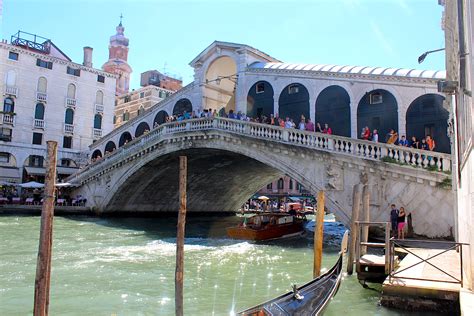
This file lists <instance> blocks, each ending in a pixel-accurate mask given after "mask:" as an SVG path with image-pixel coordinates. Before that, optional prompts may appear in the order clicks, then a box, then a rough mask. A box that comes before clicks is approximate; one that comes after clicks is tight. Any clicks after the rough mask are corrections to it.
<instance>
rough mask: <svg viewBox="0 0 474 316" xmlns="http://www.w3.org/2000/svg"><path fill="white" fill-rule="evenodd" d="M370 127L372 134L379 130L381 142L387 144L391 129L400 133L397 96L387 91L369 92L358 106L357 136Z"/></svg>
mask: <svg viewBox="0 0 474 316" xmlns="http://www.w3.org/2000/svg"><path fill="white" fill-rule="evenodd" d="M365 126H368V127H369V129H370V131H371V132H372V131H373V130H374V129H377V131H378V134H379V142H385V138H386V135H387V134H388V133H389V132H390V130H391V129H394V130H395V131H396V132H399V126H398V103H397V99H396V98H395V96H394V95H393V94H392V93H390V92H389V91H387V90H385V89H376V90H372V91H369V92H367V93H366V94H365V95H364V96H363V97H362V98H361V99H360V101H359V105H358V106H357V136H358V138H360V134H361V131H362V128H364V127H365Z"/></svg>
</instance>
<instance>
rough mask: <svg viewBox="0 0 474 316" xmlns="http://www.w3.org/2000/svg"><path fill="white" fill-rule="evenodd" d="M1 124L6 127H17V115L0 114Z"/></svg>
mask: <svg viewBox="0 0 474 316" xmlns="http://www.w3.org/2000/svg"><path fill="white" fill-rule="evenodd" d="M0 118H1V119H0V122H2V123H3V124H6V125H15V115H13V114H9V113H2V114H0Z"/></svg>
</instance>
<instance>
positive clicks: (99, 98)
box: [95, 90, 104, 104]
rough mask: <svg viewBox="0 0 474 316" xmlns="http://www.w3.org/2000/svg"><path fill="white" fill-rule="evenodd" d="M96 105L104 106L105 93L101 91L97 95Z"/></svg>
mask: <svg viewBox="0 0 474 316" xmlns="http://www.w3.org/2000/svg"><path fill="white" fill-rule="evenodd" d="M95 104H104V93H103V92H102V91H100V90H99V91H97V92H96V93H95Z"/></svg>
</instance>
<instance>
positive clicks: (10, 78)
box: [6, 69, 16, 87]
mask: <svg viewBox="0 0 474 316" xmlns="http://www.w3.org/2000/svg"><path fill="white" fill-rule="evenodd" d="M6 84H7V87H14V86H15V84H16V72H15V70H12V69H11V70H9V71H8V72H7V81H6Z"/></svg>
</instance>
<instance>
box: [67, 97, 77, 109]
mask: <svg viewBox="0 0 474 316" xmlns="http://www.w3.org/2000/svg"><path fill="white" fill-rule="evenodd" d="M76 102H77V100H76V99H73V98H66V107H69V108H75V107H76Z"/></svg>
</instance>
